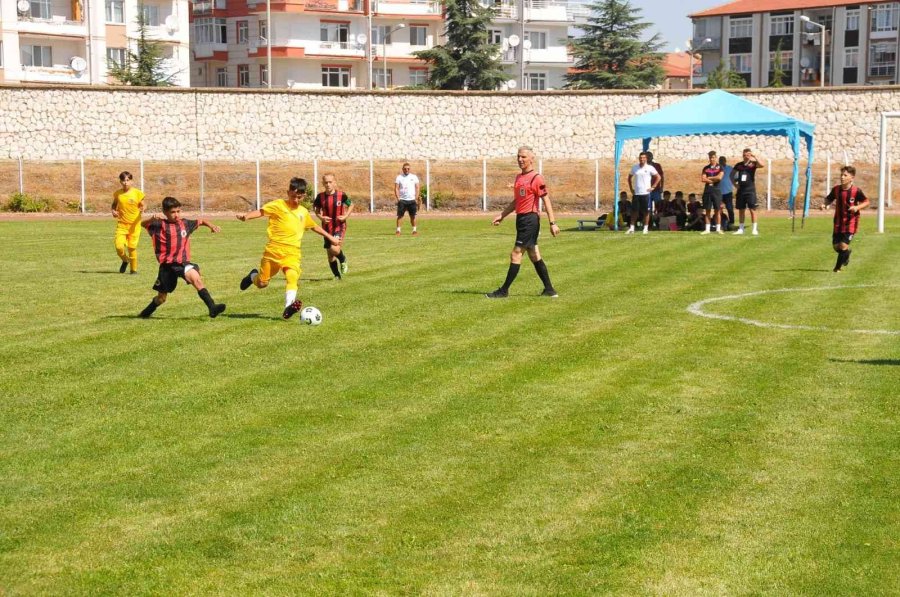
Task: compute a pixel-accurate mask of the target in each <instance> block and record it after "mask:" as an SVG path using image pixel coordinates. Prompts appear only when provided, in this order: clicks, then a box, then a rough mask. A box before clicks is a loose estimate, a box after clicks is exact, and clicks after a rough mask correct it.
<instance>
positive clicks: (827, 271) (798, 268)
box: [772, 267, 833, 274]
mask: <svg viewBox="0 0 900 597" xmlns="http://www.w3.org/2000/svg"><path fill="white" fill-rule="evenodd" d="M772 271H773V272H826V273H829V274H830V273H833V272H832V270H830V269H813V268H810V267H797V268H794V269H773V270H772Z"/></svg>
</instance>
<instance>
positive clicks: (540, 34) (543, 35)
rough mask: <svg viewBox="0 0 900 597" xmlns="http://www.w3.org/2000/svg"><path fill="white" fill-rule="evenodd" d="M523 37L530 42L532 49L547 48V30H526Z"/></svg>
mask: <svg viewBox="0 0 900 597" xmlns="http://www.w3.org/2000/svg"><path fill="white" fill-rule="evenodd" d="M525 39H527V40H528V41H530V42H531V49H532V50H546V49H547V32H546V31H526V32H525Z"/></svg>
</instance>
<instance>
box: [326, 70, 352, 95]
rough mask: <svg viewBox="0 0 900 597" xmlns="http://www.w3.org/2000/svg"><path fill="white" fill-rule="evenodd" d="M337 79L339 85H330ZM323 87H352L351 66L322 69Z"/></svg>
mask: <svg viewBox="0 0 900 597" xmlns="http://www.w3.org/2000/svg"><path fill="white" fill-rule="evenodd" d="M334 77H337V79H336V80H337V83H338V84H337V85H331V84H330V83H331V82H332V81H333V80H335V79H334ZM322 87H331V88H336V89H347V88H349V87H350V67H349V66H323V67H322Z"/></svg>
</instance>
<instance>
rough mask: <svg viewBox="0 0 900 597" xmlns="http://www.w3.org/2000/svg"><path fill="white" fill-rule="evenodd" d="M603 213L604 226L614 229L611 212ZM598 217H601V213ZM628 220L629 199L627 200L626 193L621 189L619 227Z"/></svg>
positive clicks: (626, 223)
mask: <svg viewBox="0 0 900 597" xmlns="http://www.w3.org/2000/svg"><path fill="white" fill-rule="evenodd" d="M604 215H606V218H605V220H604V222H605V223H606V227H607V228H609V229H610V230H615V229H616V219H615V218H614V217H612V212H610V213H608V214H604ZM600 217H601V218H602V217H603V216H602V215H601V216H600ZM629 221H631V201H629V200H628V193H627V192H626V191H622V192H621V193H619V228H620V229H621V228H623V227H625V226H627V225H628V222H629ZM601 223H602V222H601Z"/></svg>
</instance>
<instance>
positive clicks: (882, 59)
mask: <svg viewBox="0 0 900 597" xmlns="http://www.w3.org/2000/svg"><path fill="white" fill-rule="evenodd" d="M896 62H897V44H896V43H893V42H891V43H878V44H872V45H871V46H869V76H872V77H892V76H894V65H895V64H896Z"/></svg>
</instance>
